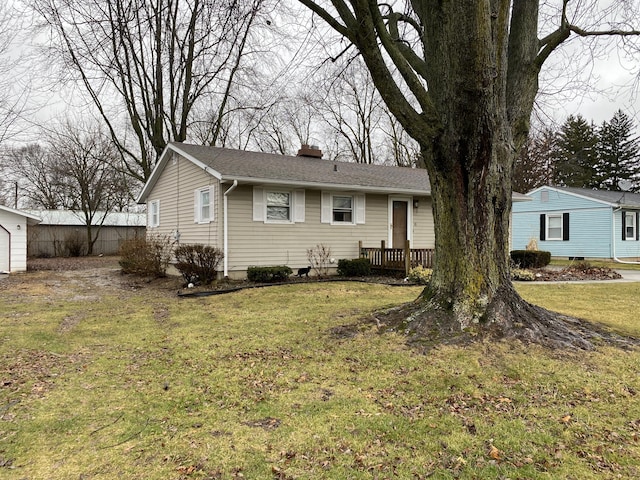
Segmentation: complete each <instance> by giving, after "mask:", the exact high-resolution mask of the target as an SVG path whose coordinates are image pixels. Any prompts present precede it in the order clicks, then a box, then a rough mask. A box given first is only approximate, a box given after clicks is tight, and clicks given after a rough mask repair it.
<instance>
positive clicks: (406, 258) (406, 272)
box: [404, 239, 411, 277]
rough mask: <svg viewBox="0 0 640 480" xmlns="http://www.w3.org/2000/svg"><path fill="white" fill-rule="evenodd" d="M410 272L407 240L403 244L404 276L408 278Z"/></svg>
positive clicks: (409, 243)
mask: <svg viewBox="0 0 640 480" xmlns="http://www.w3.org/2000/svg"><path fill="white" fill-rule="evenodd" d="M410 271H411V241H410V240H409V239H407V241H406V242H405V243H404V274H405V276H407V277H408V276H409V272H410Z"/></svg>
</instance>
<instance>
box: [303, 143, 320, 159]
mask: <svg viewBox="0 0 640 480" xmlns="http://www.w3.org/2000/svg"><path fill="white" fill-rule="evenodd" d="M298 157H312V158H322V150H320V147H318V146H317V145H307V144H303V145H302V146H301V147H300V150H298Z"/></svg>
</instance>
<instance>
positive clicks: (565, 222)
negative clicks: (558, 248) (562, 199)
mask: <svg viewBox="0 0 640 480" xmlns="http://www.w3.org/2000/svg"><path fill="white" fill-rule="evenodd" d="M562 240H563V241H565V242H566V241H568V240H569V213H563V214H562Z"/></svg>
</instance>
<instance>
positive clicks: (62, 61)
mask: <svg viewBox="0 0 640 480" xmlns="http://www.w3.org/2000/svg"><path fill="white" fill-rule="evenodd" d="M266 1H267V0H249V1H244V2H238V1H234V0H224V1H218V0H154V1H152V0H31V4H32V6H33V8H34V9H35V11H36V12H37V13H38V14H39V15H40V18H41V19H42V26H43V27H45V28H47V29H48V32H49V34H50V37H51V42H50V43H49V45H48V46H47V49H46V52H47V54H48V55H49V56H50V57H51V58H52V59H54V60H55V61H58V65H59V66H60V67H61V73H63V74H66V75H67V76H68V77H70V78H67V79H66V80H73V81H76V82H80V83H81V84H82V85H83V86H84V88H85V90H86V92H87V93H88V95H89V97H90V98H91V101H92V102H93V104H94V105H95V107H96V108H97V109H98V111H99V112H100V114H101V116H102V118H103V120H104V121H105V124H106V125H107V127H108V130H109V132H110V134H111V136H112V138H113V140H114V141H115V142H116V144H117V145H118V147H119V149H120V152H122V154H123V155H124V156H125V158H126V159H127V162H126V164H127V165H128V170H129V172H128V173H129V174H131V175H133V176H134V177H135V178H137V179H139V180H140V181H145V180H146V179H147V178H148V177H149V175H150V173H151V171H152V169H153V167H154V165H155V162H156V160H157V158H158V156H159V155H160V153H161V152H162V151H163V150H164V148H165V146H166V144H167V143H168V142H169V141H184V140H186V139H187V138H188V136H189V129H190V126H191V124H192V122H193V121H194V118H193V113H194V111H196V110H198V109H200V110H201V111H205V110H206V111H209V112H210V120H211V121H210V124H209V132H208V133H209V137H210V142H211V143H215V142H216V141H217V139H218V138H219V137H220V135H221V130H222V129H223V126H224V122H225V116H226V115H227V112H228V109H229V105H230V103H231V99H232V97H233V94H234V92H235V89H236V88H237V85H238V76H239V75H240V74H241V72H242V68H243V60H244V58H245V56H246V55H247V52H248V51H250V45H251V42H252V40H253V37H252V29H253V27H254V26H255V25H256V22H257V21H258V19H259V18H260V17H259V15H260V12H261V9H262V8H263V7H264V5H265V4H266ZM262 25H264V26H266V23H264V24H262ZM122 117H124V118H125V119H126V121H125V123H126V124H127V125H128V127H129V129H130V131H132V132H133V134H134V135H133V138H134V139H135V141H134V142H131V143H127V142H125V140H124V139H125V138H126V137H125V136H124V135H122V131H121V130H122V129H121V128H120V124H121V123H122Z"/></svg>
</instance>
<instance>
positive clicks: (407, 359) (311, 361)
mask: <svg viewBox="0 0 640 480" xmlns="http://www.w3.org/2000/svg"><path fill="white" fill-rule="evenodd" d="M62 275H63V274H60V273H57V272H55V273H54V272H48V273H42V272H38V273H35V274H28V275H26V276H25V277H23V278H24V279H25V280H24V281H22V280H20V281H18V282H10V283H9V284H7V285H4V286H2V287H0V288H2V291H1V292H0V293H1V294H2V295H1V296H0V311H2V312H5V313H3V314H2V316H3V319H2V322H1V323H0V372H1V377H0V477H1V478H9V479H14V478H15V479H23V478H34V479H35V478H52V479H68V478H94V479H112V478H128V479H191V478H194V479H195V478H203V479H205V478H206V479H235V478H251V479H269V480H271V479H345V478H349V479H359V478H361V479H371V478H417V479H420V478H439V479H448V478H452V479H453V478H467V479H478V478H480V479H482V478H486V479H495V478H527V479H548V478H580V479H589V478H594V479H595V478H618V477H620V478H634V477H638V476H639V475H640V468H639V466H640V441H639V438H638V437H639V436H640V402H639V401H638V395H640V375H639V373H640V353H639V352H637V351H634V350H632V351H622V350H617V349H612V348H600V349H599V350H597V351H595V352H565V351H550V350H545V349H542V348H539V347H535V346H525V345H521V344H519V343H512V342H499V343H478V344H476V345H471V346H464V347H462V346H456V347H440V348H435V349H433V350H431V351H430V352H429V353H428V354H427V355H423V354H419V353H417V352H416V351H414V350H412V349H411V348H409V347H407V346H406V344H405V341H404V338H403V337H402V336H400V335H397V334H382V335H381V334H379V333H378V330H377V327H376V326H375V325H374V324H371V325H369V324H367V325H362V326H361V327H359V328H358V329H355V331H356V332H357V334H356V335H338V334H336V332H340V331H341V330H340V329H339V328H338V329H336V328H337V327H340V326H343V325H352V324H354V323H357V322H358V321H359V319H361V318H362V317H363V316H365V315H366V314H368V313H370V312H372V311H373V310H375V309H380V308H384V307H388V306H392V305H396V304H398V303H402V302H406V301H410V300H413V299H414V298H416V296H417V295H418V294H419V292H420V288H419V287H388V286H382V285H370V284H362V283H348V282H336V283H306V284H299V285H286V286H280V287H271V288H265V289H256V290H246V291H241V292H237V293H232V294H227V295H219V296H212V297H203V298H192V299H181V298H178V297H177V296H176V295H175V291H172V290H170V289H168V288H164V287H163V288H156V287H154V284H153V283H152V284H149V285H147V286H146V287H144V288H138V286H136V288H131V287H130V285H126V284H124V285H116V286H111V287H109V288H101V289H96V288H95V286H93V287H92V286H91V285H87V284H86V283H83V282H77V283H73V282H66V281H65V279H66V280H68V279H69V278H72V277H69V274H66V276H62ZM27 280H28V281H27ZM113 281H114V282H116V281H118V278H117V277H115V276H114V277H113ZM612 287H615V288H612ZM599 288H601V289H602V290H599ZM634 288H635V290H634ZM518 289H519V290H520V291H521V293H522V294H523V296H525V298H527V299H529V300H530V301H535V302H536V303H539V304H541V305H544V306H547V307H551V308H555V309H558V310H561V309H563V311H565V313H572V312H573V313H575V314H577V315H579V316H584V317H588V318H589V319H591V320H593V321H597V322H601V323H605V324H607V325H608V326H610V327H611V328H613V329H616V330H620V331H624V332H626V333H630V334H640V327H639V326H638V325H637V324H636V323H637V322H636V320H635V315H634V312H637V311H638V306H639V305H638V300H636V301H635V303H634V302H633V300H632V299H633V298H635V299H638V298H640V296H639V295H638V293H640V292H638V290H637V289H638V286H635V285H634V284H616V285H602V286H601V285H568V286H565V285H535V286H531V285H522V286H520V285H519V286H518ZM626 298H629V300H628V303H623V301H624V299H626ZM589 305H591V307H593V308H591V309H589ZM7 312H8V313H7ZM583 312H584V315H583ZM589 312H590V313H589ZM343 331H346V332H349V331H354V329H344V330H343Z"/></svg>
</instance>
